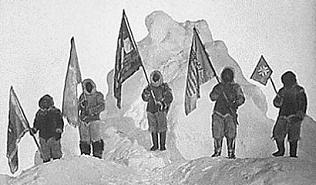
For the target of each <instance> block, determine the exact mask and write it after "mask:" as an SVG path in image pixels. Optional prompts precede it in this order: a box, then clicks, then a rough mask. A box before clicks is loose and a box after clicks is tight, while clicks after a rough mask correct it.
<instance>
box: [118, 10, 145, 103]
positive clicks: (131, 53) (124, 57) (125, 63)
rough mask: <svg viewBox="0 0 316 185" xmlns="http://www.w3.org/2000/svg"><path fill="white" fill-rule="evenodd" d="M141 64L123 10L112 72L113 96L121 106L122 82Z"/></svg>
mask: <svg viewBox="0 0 316 185" xmlns="http://www.w3.org/2000/svg"><path fill="white" fill-rule="evenodd" d="M141 65H142V62H141V57H140V55H139V52H138V49H137V45H136V43H135V40H134V37H133V34H132V31H131V29H130V26H129V23H128V20H127V16H126V14H125V11H124V10H123V15H122V21H121V27H120V32H119V36H118V40H117V49H116V57H115V72H114V97H115V98H116V99H117V107H118V108H121V89H122V84H123V82H124V81H125V80H126V79H128V78H129V77H130V76H132V75H133V74H134V73H135V72H136V71H137V70H138V69H139V67H140V66H141Z"/></svg>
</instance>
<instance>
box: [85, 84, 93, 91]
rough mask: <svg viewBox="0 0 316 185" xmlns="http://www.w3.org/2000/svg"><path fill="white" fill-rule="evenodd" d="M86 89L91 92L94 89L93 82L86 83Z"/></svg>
mask: <svg viewBox="0 0 316 185" xmlns="http://www.w3.org/2000/svg"><path fill="white" fill-rule="evenodd" d="M86 90H87V92H88V93H91V91H92V84H91V83H90V82H88V83H86Z"/></svg>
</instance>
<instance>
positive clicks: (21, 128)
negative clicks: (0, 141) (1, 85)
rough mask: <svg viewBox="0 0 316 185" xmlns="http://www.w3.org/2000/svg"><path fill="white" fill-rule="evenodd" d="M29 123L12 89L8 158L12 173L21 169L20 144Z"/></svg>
mask: <svg viewBox="0 0 316 185" xmlns="http://www.w3.org/2000/svg"><path fill="white" fill-rule="evenodd" d="M29 128H30V126H29V123H28V121H27V119H26V117H25V115H24V112H23V109H22V107H21V105H20V102H19V100H18V98H17V96H16V94H15V92H14V90H13V87H11V88H10V98H9V125H8V135H7V158H8V163H9V167H10V171H11V173H15V172H16V171H17V170H18V168H19V160H18V145H17V144H18V143H19V142H20V140H21V138H22V137H23V136H24V134H25V133H26V132H27V131H28V130H29Z"/></svg>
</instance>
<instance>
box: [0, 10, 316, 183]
mask: <svg viewBox="0 0 316 185" xmlns="http://www.w3.org/2000/svg"><path fill="white" fill-rule="evenodd" d="M145 24H146V26H147V29H148V31H149V33H148V35H147V36H146V37H145V38H144V39H143V40H141V41H140V42H138V48H139V51H140V54H141V56H142V60H143V62H144V65H145V67H146V70H147V71H148V72H151V71H152V70H154V69H159V70H161V72H162V74H163V76H164V79H165V81H166V82H168V84H169V85H170V87H171V88H172V90H173V94H174V97H175V98H174V102H173V103H172V106H171V108H170V111H169V114H168V129H169V130H168V132H167V133H168V135H167V151H164V152H149V151H148V149H149V148H150V145H151V140H150V134H149V133H148V131H147V128H148V125H147V119H146V112H145V103H144V102H143V101H142V100H141V98H140V94H141V91H142V89H143V88H144V87H145V85H146V81H145V78H144V75H143V73H142V71H141V70H139V71H138V72H136V73H135V75H133V76H132V77H131V78H130V79H128V80H127V81H126V82H124V84H123V89H122V94H123V96H122V109H117V107H116V102H115V99H114V97H113V89H112V88H109V91H108V93H107V95H106V110H105V111H104V112H103V113H102V115H101V118H102V120H103V123H104V124H103V125H102V128H101V129H102V133H103V135H102V136H103V139H104V142H105V151H104V154H103V160H100V159H96V158H92V157H87V156H79V155H78V154H79V152H78V143H79V142H78V141H79V139H78V133H77V129H75V128H72V127H71V126H69V125H67V126H66V128H65V132H64V134H63V137H62V146H63V153H64V157H63V158H62V159H61V160H56V161H53V162H50V163H47V164H40V162H39V158H38V155H36V156H35V163H36V164H37V165H36V166H34V167H32V168H30V169H28V170H25V171H24V172H22V173H21V174H20V175H18V176H17V177H9V176H6V175H2V176H0V182H1V183H2V184H4V185H6V184H33V185H37V184H38V185H39V184H95V185H96V184H174V185H177V184H192V185H193V184H198V185H200V184H201V185H203V184H209V185H210V184H216V185H218V184H227V185H229V184H256V185H261V184H280V185H281V184H282V185H284V184H289V185H292V184H293V185H294V184H316V146H315V143H316V138H315V137H314V136H315V133H316V122H315V121H314V120H313V119H312V118H311V117H309V116H306V117H305V119H304V121H303V124H302V138H301V140H300V142H299V152H298V156H299V158H298V159H293V158H288V157H281V158H271V157H270V156H271V153H272V152H273V151H274V150H275V145H274V143H273V141H272V140H271V139H270V137H271V129H272V127H273V122H274V121H273V120H271V119H269V118H268V117H267V116H266V113H267V101H266V96H265V95H264V94H263V92H262V91H261V90H260V89H259V88H258V87H257V86H255V85H253V84H251V83H249V82H248V81H247V79H246V78H245V77H244V75H243V71H242V69H241V68H240V67H239V65H238V63H237V62H236V61H235V60H234V59H233V58H232V57H231V56H230V55H229V53H228V51H229V50H228V48H227V47H226V45H225V43H224V42H223V41H217V40H213V37H212V34H211V31H210V29H209V27H208V24H207V23H206V21H204V20H200V21H195V22H192V21H186V22H184V23H179V22H176V21H174V20H173V19H172V18H171V17H170V16H169V15H167V14H165V13H164V12H161V11H155V12H153V13H152V14H150V15H149V16H147V17H146V20H145ZM193 26H195V27H196V28H197V29H198V30H199V33H200V36H201V39H202V40H203V43H204V44H205V47H206V49H207V51H208V53H209V55H210V58H211V61H212V63H213V65H214V67H215V69H216V71H217V73H220V71H221V70H222V69H223V68H224V67H226V66H231V67H233V68H234V69H235V71H236V82H237V83H239V84H241V87H242V89H243V91H244V93H245V95H246V103H245V104H244V105H243V106H242V107H241V108H240V109H239V110H238V113H239V122H240V124H239V126H238V136H237V142H236V155H237V157H238V159H236V160H228V159H226V158H225V156H226V150H225V148H226V145H225V144H224V147H223V148H224V150H223V152H222V153H223V156H224V157H220V158H215V159H213V158H210V157H209V156H210V155H211V153H212V152H213V139H212V135H211V128H210V123H211V117H210V115H211V113H212V108H213V103H212V102H210V100H209V98H208V94H209V92H210V90H211V89H212V87H213V86H214V85H215V84H216V80H215V79H212V80H211V81H210V82H208V83H207V84H205V85H203V86H202V88H201V96H202V97H201V99H199V100H198V105H197V109H196V110H195V111H193V112H192V113H191V114H190V115H189V116H185V115H184V106H183V102H184V101H183V98H184V86H185V78H186V69H187V59H188V53H189V47H190V44H191V38H192V28H193ZM161 28H164V29H161ZM107 82H108V87H112V84H113V71H111V72H109V74H108V78H107ZM287 153H288V152H287ZM287 153H286V155H287Z"/></svg>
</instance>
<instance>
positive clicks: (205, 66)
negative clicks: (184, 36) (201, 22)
mask: <svg viewBox="0 0 316 185" xmlns="http://www.w3.org/2000/svg"><path fill="white" fill-rule="evenodd" d="M214 76H215V72H214V69H213V67H212V66H211V62H210V59H209V56H208V54H207V52H206V51H205V48H204V45H203V44H202V41H201V39H200V37H199V35H198V33H197V31H196V29H195V28H193V38H192V45H191V49H190V56H189V64H188V73H187V80H186V89H185V100H184V108H185V114H186V115H188V114H189V113H190V112H192V111H193V110H194V109H195V108H196V102H197V99H198V98H200V85H202V84H204V83H206V82H207V81H209V80H210V79H211V78H213V77H214Z"/></svg>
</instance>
